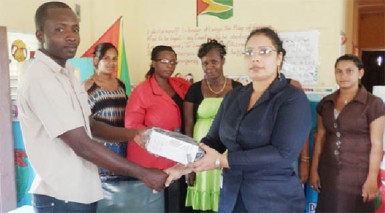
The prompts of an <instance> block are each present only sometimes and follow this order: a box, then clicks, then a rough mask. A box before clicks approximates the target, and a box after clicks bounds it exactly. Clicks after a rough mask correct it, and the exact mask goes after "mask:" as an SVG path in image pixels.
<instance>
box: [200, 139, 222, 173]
mask: <svg viewBox="0 0 385 213" xmlns="http://www.w3.org/2000/svg"><path fill="white" fill-rule="evenodd" d="M199 146H200V147H201V148H202V149H203V150H204V151H205V152H206V153H205V155H204V156H203V158H202V159H200V160H198V161H197V162H195V163H193V167H194V172H201V171H207V170H212V169H219V166H220V163H219V165H218V163H217V164H216V162H218V161H220V160H221V157H222V155H221V154H220V153H219V152H217V150H215V149H212V148H210V147H209V146H207V145H206V144H203V143H201V144H199Z"/></svg>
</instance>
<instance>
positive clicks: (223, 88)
mask: <svg viewBox="0 0 385 213" xmlns="http://www.w3.org/2000/svg"><path fill="white" fill-rule="evenodd" d="M206 82H207V86H208V87H209V90H210V91H211V92H212V93H214V94H216V95H219V94H220V93H221V92H223V90H225V88H226V83H227V78H225V82H224V83H223V86H222V89H220V90H219V91H214V90H213V89H212V88H211V86H210V82H209V80H207V79H206Z"/></svg>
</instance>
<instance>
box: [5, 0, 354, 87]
mask: <svg viewBox="0 0 385 213" xmlns="http://www.w3.org/2000/svg"><path fill="white" fill-rule="evenodd" d="M42 2H45V1H41V0H28V1H19V0H16V1H15V0H1V2H0V25H3V26H7V28H8V30H9V31H13V32H25V33H33V32H34V23H33V16H34V12H35V10H36V8H37V7H38V6H39V5H40V4H41V3H42ZM65 2H66V3H67V4H68V5H70V6H71V7H74V5H75V3H77V4H79V5H80V6H81V22H80V24H81V39H82V41H81V44H80V46H79V49H78V55H81V54H82V53H83V52H84V51H85V50H86V49H87V48H88V47H89V46H90V45H91V44H92V43H93V42H94V41H95V40H96V39H97V38H98V37H99V36H100V35H101V34H102V33H103V32H104V31H105V30H106V29H107V28H108V27H109V26H110V25H111V24H112V23H113V22H114V21H115V20H116V19H117V18H118V17H119V16H123V17H124V35H125V42H126V50H127V60H128V66H129V71H130V77H131V80H132V82H133V83H138V82H140V81H142V80H143V79H144V74H145V73H146V71H147V70H148V68H149V64H150V59H149V56H148V55H147V50H146V47H147V37H146V36H147V30H149V29H153V28H161V27H164V28H171V27H178V26H191V27H195V26H196V16H195V12H196V9H195V4H196V1H195V0H107V1H106V0H65ZM351 2H352V1H350V0H258V1H256V0H234V16H233V17H232V18H230V19H227V20H221V19H218V18H216V17H212V16H200V17H199V27H201V28H203V27H206V26H222V25H224V24H226V25H229V24H230V25H231V24H240V25H248V24H255V25H260V26H266V25H268V26H272V27H273V28H275V29H276V30H277V31H279V32H291V31H306V30H318V31H319V32H320V36H319V62H320V69H319V80H318V86H334V85H335V81H334V75H333V66H334V62H335V60H336V58H337V57H338V56H339V55H340V47H341V46H340V41H341V40H340V33H341V32H345V33H346V35H347V36H348V43H347V46H346V51H347V52H351V50H350V49H351V47H350V46H349V42H351V33H352V32H351V31H352V30H351V23H352V16H353V15H352V6H351V5H352V3H351ZM245 39H246V38H245ZM232 61H233V62H232ZM240 61H242V60H241V59H239V58H231V57H229V58H227V63H226V66H225V74H238V75H240V74H244V73H245V71H244V70H245V69H244V66H243V63H241V62H240ZM176 72H181V73H183V74H186V73H188V72H193V73H194V75H195V79H197V80H199V79H201V78H202V76H203V75H202V71H201V67H200V66H199V65H189V66H184V65H183V64H180V65H178V66H177V68H176Z"/></svg>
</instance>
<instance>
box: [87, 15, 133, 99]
mask: <svg viewBox="0 0 385 213" xmlns="http://www.w3.org/2000/svg"><path fill="white" fill-rule="evenodd" d="M122 19H123V18H122V17H120V18H119V19H118V20H116V21H115V23H114V24H112V26H111V27H110V28H108V30H107V31H106V32H105V33H104V34H103V35H102V36H101V37H100V38H99V39H98V40H97V41H96V42H95V43H94V44H93V45H92V46H91V47H90V48H89V49H88V50H87V51H86V52H85V53H84V54H83V55H82V57H93V56H94V55H93V53H94V49H95V47H96V46H97V45H98V44H100V43H103V42H110V43H112V44H113V45H115V47H116V48H117V49H118V70H117V73H116V74H115V75H116V76H117V77H118V78H119V79H120V80H121V81H123V82H124V84H125V85H126V94H127V95H128V96H129V95H130V93H131V83H130V77H129V75H128V67H127V58H126V48H125V46H124V39H123V27H122V26H123V25H122V24H123V20H122Z"/></svg>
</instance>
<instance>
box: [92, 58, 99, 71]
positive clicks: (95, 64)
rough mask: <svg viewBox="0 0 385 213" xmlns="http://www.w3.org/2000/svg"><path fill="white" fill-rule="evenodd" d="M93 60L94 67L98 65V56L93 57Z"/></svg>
mask: <svg viewBox="0 0 385 213" xmlns="http://www.w3.org/2000/svg"><path fill="white" fill-rule="evenodd" d="M93 62H94V67H95V68H98V65H99V58H97V57H94V59H93Z"/></svg>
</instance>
